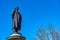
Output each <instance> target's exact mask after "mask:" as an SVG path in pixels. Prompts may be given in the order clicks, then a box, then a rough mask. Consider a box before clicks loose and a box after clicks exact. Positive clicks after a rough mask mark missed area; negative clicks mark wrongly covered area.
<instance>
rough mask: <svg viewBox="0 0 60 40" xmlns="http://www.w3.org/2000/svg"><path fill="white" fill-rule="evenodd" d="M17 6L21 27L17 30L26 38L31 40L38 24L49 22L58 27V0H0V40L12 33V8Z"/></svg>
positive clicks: (59, 2) (59, 1)
mask: <svg viewBox="0 0 60 40" xmlns="http://www.w3.org/2000/svg"><path fill="white" fill-rule="evenodd" d="M15 6H18V7H19V12H20V13H21V15H22V27H21V30H20V31H19V32H20V33H22V35H23V36H25V37H26V40H31V39H32V38H33V37H34V35H35V32H36V30H37V29H38V28H39V27H40V26H42V25H43V26H44V27H45V28H46V26H48V24H49V23H52V24H54V25H55V27H56V28H57V29H59V28H60V0H0V40H6V37H8V36H9V35H11V33H12V18H11V14H12V10H13V9H14V8H15Z"/></svg>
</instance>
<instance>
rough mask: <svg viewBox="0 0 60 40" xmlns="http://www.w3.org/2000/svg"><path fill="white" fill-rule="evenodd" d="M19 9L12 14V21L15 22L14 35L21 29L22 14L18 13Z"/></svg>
mask: <svg viewBox="0 0 60 40" xmlns="http://www.w3.org/2000/svg"><path fill="white" fill-rule="evenodd" d="M18 9H19V8H18V7H16V8H15V9H14V10H13V13H12V20H13V31H14V33H18V30H20V29H21V20H22V18H21V14H20V13H19V12H18Z"/></svg>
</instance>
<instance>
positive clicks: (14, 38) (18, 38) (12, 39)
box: [7, 33, 25, 40]
mask: <svg viewBox="0 0 60 40" xmlns="http://www.w3.org/2000/svg"><path fill="white" fill-rule="evenodd" d="M7 40H25V37H23V36H22V35H20V34H16V33H14V34H12V35H10V36H9V37H8V38H7Z"/></svg>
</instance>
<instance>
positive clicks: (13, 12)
mask: <svg viewBox="0 0 60 40" xmlns="http://www.w3.org/2000/svg"><path fill="white" fill-rule="evenodd" d="M14 14H15V10H13V11H12V18H14Z"/></svg>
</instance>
